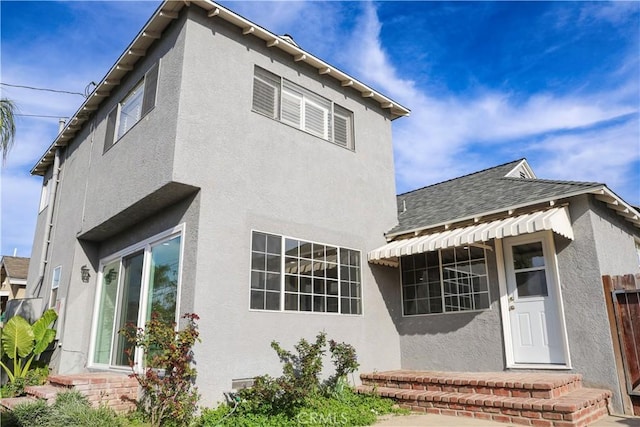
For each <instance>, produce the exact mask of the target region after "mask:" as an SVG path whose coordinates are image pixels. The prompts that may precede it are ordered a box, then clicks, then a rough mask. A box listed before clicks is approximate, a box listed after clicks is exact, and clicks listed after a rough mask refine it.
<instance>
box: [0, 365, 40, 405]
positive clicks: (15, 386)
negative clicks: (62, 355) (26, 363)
mask: <svg viewBox="0 0 640 427" xmlns="http://www.w3.org/2000/svg"><path fill="white" fill-rule="evenodd" d="M48 376H49V368H48V367H47V366H40V367H36V368H33V367H32V368H31V369H30V370H29V371H27V372H26V374H25V376H24V377H23V378H15V379H14V381H13V382H8V383H7V384H5V385H3V386H2V387H1V388H0V397H2V398H5V397H16V396H22V395H24V394H25V393H24V388H25V387H26V386H30V385H42V384H45V383H46V382H47V377H48Z"/></svg>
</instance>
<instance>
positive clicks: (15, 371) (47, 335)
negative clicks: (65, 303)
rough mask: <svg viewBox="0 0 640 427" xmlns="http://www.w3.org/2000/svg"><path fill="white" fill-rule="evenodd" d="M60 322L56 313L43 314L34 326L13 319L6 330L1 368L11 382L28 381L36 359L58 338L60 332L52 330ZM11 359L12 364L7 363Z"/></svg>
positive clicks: (24, 320)
mask: <svg viewBox="0 0 640 427" xmlns="http://www.w3.org/2000/svg"><path fill="white" fill-rule="evenodd" d="M57 318H58V314H57V313H56V312H55V310H53V309H49V310H47V311H45V312H44V313H42V316H41V317H40V318H39V319H38V320H36V321H35V322H34V323H33V325H30V324H29V322H28V321H27V320H26V319H25V318H24V317H21V316H13V317H12V318H11V319H9V321H8V322H7V323H6V324H5V325H4V327H3V328H2V345H0V358H1V359H5V361H6V363H5V362H3V361H2V360H0V366H1V367H2V369H4V371H5V372H6V373H7V376H8V377H9V381H10V382H14V381H16V380H19V379H21V378H25V377H26V376H27V374H28V372H29V368H30V367H31V363H32V362H33V361H34V359H35V358H36V356H39V355H40V354H42V353H43V352H44V351H45V350H46V349H47V347H49V344H51V343H52V342H53V340H55V338H56V330H55V329H50V328H49V326H51V324H52V323H53V322H55V321H56V319H57ZM7 359H9V360H7Z"/></svg>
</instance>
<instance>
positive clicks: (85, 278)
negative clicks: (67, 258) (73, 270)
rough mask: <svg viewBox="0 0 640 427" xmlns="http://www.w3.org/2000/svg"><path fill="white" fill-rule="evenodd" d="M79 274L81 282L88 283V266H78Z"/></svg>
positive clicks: (89, 276) (89, 275)
mask: <svg viewBox="0 0 640 427" xmlns="http://www.w3.org/2000/svg"><path fill="white" fill-rule="evenodd" d="M80 274H81V275H82V283H89V279H90V278H91V274H89V268H88V267H87V266H86V264H85V265H83V266H82V267H80Z"/></svg>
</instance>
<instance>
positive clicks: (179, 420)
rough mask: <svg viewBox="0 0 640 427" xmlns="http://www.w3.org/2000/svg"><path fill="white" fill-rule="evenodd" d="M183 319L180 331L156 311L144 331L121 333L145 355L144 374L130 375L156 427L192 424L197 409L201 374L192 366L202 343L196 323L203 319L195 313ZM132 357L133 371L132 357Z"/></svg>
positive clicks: (129, 329) (141, 406)
mask: <svg viewBox="0 0 640 427" xmlns="http://www.w3.org/2000/svg"><path fill="white" fill-rule="evenodd" d="M182 317H183V319H185V320H186V326H185V327H184V328H183V329H181V330H179V331H176V324H175V322H169V323H167V322H165V321H163V320H162V319H161V318H160V317H159V316H158V314H157V313H155V312H154V313H152V315H151V320H149V321H148V322H147V324H146V325H145V328H144V329H142V328H136V327H135V325H133V324H131V325H127V327H125V328H124V329H122V330H121V331H120V332H119V333H120V334H122V335H123V336H124V337H125V339H126V340H127V341H128V342H129V343H131V344H133V345H134V347H139V348H142V349H143V350H144V352H145V370H144V372H142V373H140V372H136V371H134V372H133V373H132V374H131V375H129V376H130V377H133V378H135V379H136V380H137V381H138V384H140V388H141V389H142V397H141V398H140V401H139V402H138V408H139V410H140V411H142V412H143V413H144V414H145V416H146V419H147V420H149V421H150V422H151V425H152V426H154V427H156V426H174V425H175V426H186V425H189V422H190V421H191V418H192V417H193V414H194V413H195V412H196V410H197V404H198V399H199V394H198V389H197V388H196V387H195V386H194V383H195V379H196V374H197V372H196V369H195V368H194V367H193V366H192V364H193V351H192V348H193V346H194V344H195V343H196V342H198V341H200V339H199V338H198V336H199V332H198V325H197V324H196V321H197V320H198V319H199V317H198V315H196V314H193V313H190V314H185V315H184V316H182ZM129 353H130V352H129ZM129 358H130V360H129V363H130V365H131V368H132V369H133V367H134V365H133V360H132V358H131V354H129Z"/></svg>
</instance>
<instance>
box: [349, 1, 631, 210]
mask: <svg viewBox="0 0 640 427" xmlns="http://www.w3.org/2000/svg"><path fill="white" fill-rule="evenodd" d="M380 30H381V23H380V21H379V19H378V16H377V12H376V9H375V7H374V6H373V5H372V4H371V3H367V4H366V6H365V13H364V14H363V15H362V16H361V17H360V22H359V24H358V25H357V27H356V28H355V29H354V32H353V34H352V37H353V39H354V40H355V41H357V42H356V43H353V44H352V46H353V47H352V49H351V50H350V57H351V58H352V60H351V63H350V67H351V68H352V69H356V70H358V73H359V74H360V75H361V76H363V77H362V78H363V79H364V80H365V81H367V82H372V83H373V84H375V85H377V86H378V87H380V88H381V89H382V90H383V91H384V92H386V93H387V94H388V95H390V96H392V97H395V98H397V99H398V100H399V101H400V102H402V103H405V105H406V106H407V107H409V108H411V109H412V114H411V117H409V118H402V119H399V120H398V121H397V122H395V123H394V148H395V156H396V176H397V182H398V187H399V189H400V190H401V191H404V190H409V189H413V188H417V187H421V186H424V185H427V184H432V183H435V182H438V181H441V180H444V179H449V178H453V177H455V176H458V175H460V174H463V173H468V172H473V171H476V170H479V169H482V168H484V167H488V166H493V165H496V164H499V163H501V162H503V161H509V160H514V159H516V158H520V157H535V158H536V159H538V158H539V159H540V166H541V167H540V168H539V169H540V171H541V172H544V173H545V174H547V175H550V177H557V178H562V179H574V180H588V181H594V180H596V181H604V182H607V183H609V185H611V186H618V185H620V186H621V187H622V188H623V190H624V191H621V192H623V193H625V194H631V196H632V197H638V194H637V193H636V194H635V195H634V194H633V193H634V191H633V189H632V188H631V189H630V188H629V186H630V185H633V184H632V183H630V182H629V181H628V180H625V179H623V178H621V177H622V176H624V175H625V172H626V171H628V170H629V168H631V167H632V165H633V162H634V161H637V160H638V157H639V156H640V147H638V141H639V140H640V139H639V138H640V134H639V133H640V131H639V129H638V123H637V119H636V120H632V121H627V122H626V123H625V124H624V125H621V126H617V127H613V128H612V127H602V126H599V124H600V123H602V122H605V121H609V120H612V119H615V118H618V117H620V116H623V115H628V114H632V113H637V111H638V105H637V101H638V99H637V91H636V95H635V103H634V102H631V103H629V96H628V94H629V90H630V89H631V90H633V88H634V87H636V88H637V85H636V84H635V83H628V82H624V81H623V82H621V83H620V89H619V90H618V91H613V92H611V93H598V94H593V95H588V96H584V95H577V94H573V95H572V94H569V95H562V96H557V95H554V94H552V93H538V94H533V95H531V96H529V97H528V98H527V99H525V100H521V99H519V98H516V97H515V96H513V95H512V94H510V93H501V92H497V91H494V90H485V91H484V92H482V91H478V92H476V93H473V94H466V95H456V96H454V95H450V96H448V97H439V98H436V97H434V96H430V94H429V93H428V92H427V91H426V90H425V89H423V88H419V87H417V86H416V84H415V83H414V82H412V81H410V80H407V79H403V78H401V77H399V76H398V73H397V71H396V69H395V68H394V65H393V64H392V63H391V61H390V60H389V58H388V56H387V55H386V54H385V49H384V47H383V46H382V44H381V41H380ZM585 128H587V129H589V128H591V129H592V130H590V131H589V132H588V133H585V132H584V129H585ZM559 131H565V132H566V131H571V132H575V133H574V134H570V135H564V136H556V137H547V138H545V139H544V141H543V142H542V143H541V144H540V145H531V144H526V143H523V142H522V140H523V139H527V138H529V139H531V140H532V141H534V140H539V139H540V138H542V137H544V135H547V134H549V133H556V134H557V133H558V132H559ZM556 145H557V146H558V147H559V148H560V150H558V151H556V150H553V149H550V147H554V146H556ZM545 147H546V148H545ZM539 150H543V151H544V154H545V155H544V156H539V155H538V153H539ZM625 153H626V154H625ZM598 158H605V159H606V160H604V163H603V166H604V167H603V168H600V167H599V168H597V169H596V168H593V164H594V160H596V159H598ZM565 159H566V160H567V161H565ZM554 164H557V165H563V164H564V165H569V164H570V165H571V167H569V168H565V169H562V168H560V167H552V165H554ZM614 165H615V167H613V166H614ZM533 166H534V167H536V164H534V165H533ZM607 166H612V168H607ZM599 169H607V170H608V172H607V173H602V174H601V173H599V172H598V170H599ZM560 170H562V172H563V173H557V174H556V172H559V171H560ZM554 174H555V175H554ZM631 201H632V202H635V203H638V199H637V198H636V200H631Z"/></svg>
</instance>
